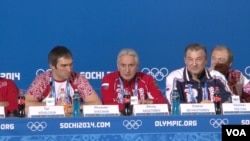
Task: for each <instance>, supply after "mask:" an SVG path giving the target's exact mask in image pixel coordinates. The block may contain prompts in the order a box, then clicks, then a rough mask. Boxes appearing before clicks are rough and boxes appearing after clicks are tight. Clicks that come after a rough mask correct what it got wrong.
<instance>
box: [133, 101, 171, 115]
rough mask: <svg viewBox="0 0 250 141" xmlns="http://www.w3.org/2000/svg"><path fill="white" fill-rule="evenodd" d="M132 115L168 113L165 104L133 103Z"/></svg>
mask: <svg viewBox="0 0 250 141" xmlns="http://www.w3.org/2000/svg"><path fill="white" fill-rule="evenodd" d="M133 115H134V116H165V115H169V111H168V105H167V104H139V105H133Z"/></svg>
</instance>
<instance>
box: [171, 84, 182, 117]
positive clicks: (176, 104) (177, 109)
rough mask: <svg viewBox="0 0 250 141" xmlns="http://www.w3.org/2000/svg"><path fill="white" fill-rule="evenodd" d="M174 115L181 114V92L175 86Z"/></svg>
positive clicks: (173, 96) (173, 97)
mask: <svg viewBox="0 0 250 141" xmlns="http://www.w3.org/2000/svg"><path fill="white" fill-rule="evenodd" d="M171 111H172V115H180V94H179V92H178V90H177V88H176V87H175V88H174V90H173V92H172V109H171Z"/></svg>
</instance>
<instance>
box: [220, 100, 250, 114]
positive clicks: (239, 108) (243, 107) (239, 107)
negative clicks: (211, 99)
mask: <svg viewBox="0 0 250 141" xmlns="http://www.w3.org/2000/svg"><path fill="white" fill-rule="evenodd" d="M222 109H223V112H222V114H223V115H239V114H250V103H223V104H222Z"/></svg>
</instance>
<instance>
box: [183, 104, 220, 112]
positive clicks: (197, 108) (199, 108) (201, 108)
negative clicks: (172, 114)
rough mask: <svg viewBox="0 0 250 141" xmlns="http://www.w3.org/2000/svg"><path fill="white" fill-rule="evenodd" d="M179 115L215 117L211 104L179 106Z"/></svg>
mask: <svg viewBox="0 0 250 141" xmlns="http://www.w3.org/2000/svg"><path fill="white" fill-rule="evenodd" d="M180 109H181V115H215V107H214V104H213V103H192V104H191V103H183V104H180Z"/></svg>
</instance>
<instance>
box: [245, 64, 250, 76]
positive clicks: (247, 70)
mask: <svg viewBox="0 0 250 141" xmlns="http://www.w3.org/2000/svg"><path fill="white" fill-rule="evenodd" d="M245 74H246V75H247V76H248V77H250V66H247V67H246V68H245Z"/></svg>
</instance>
